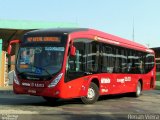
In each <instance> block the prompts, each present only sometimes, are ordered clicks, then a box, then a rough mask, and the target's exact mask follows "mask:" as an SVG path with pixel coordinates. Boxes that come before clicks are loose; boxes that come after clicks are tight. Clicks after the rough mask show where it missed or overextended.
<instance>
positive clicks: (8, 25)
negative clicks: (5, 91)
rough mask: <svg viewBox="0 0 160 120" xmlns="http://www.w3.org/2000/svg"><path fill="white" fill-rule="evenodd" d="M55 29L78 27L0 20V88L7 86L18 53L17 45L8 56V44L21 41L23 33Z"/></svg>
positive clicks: (64, 24) (63, 24)
mask: <svg viewBox="0 0 160 120" xmlns="http://www.w3.org/2000/svg"><path fill="white" fill-rule="evenodd" d="M57 27H58V28H60V27H63V28H68V27H78V25H77V24H74V23H65V22H39V21H34V22H33V21H21V20H0V68H1V70H0V87H4V86H7V85H8V83H9V79H8V72H11V71H12V70H14V69H15V56H16V53H17V51H18V45H15V46H13V51H12V53H11V56H8V55H7V52H6V51H7V48H8V44H9V42H10V41H11V40H13V39H21V36H22V35H23V34H24V33H25V32H28V31H31V30H35V29H43V28H57ZM11 83H12V82H11Z"/></svg>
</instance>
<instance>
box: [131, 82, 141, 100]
mask: <svg viewBox="0 0 160 120" xmlns="http://www.w3.org/2000/svg"><path fill="white" fill-rule="evenodd" d="M141 94H142V85H141V82H140V81H138V83H137V87H136V92H134V93H133V96H134V97H139V96H141Z"/></svg>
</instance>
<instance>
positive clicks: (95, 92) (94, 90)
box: [81, 82, 99, 104]
mask: <svg viewBox="0 0 160 120" xmlns="http://www.w3.org/2000/svg"><path fill="white" fill-rule="evenodd" d="M98 98H99V89H98V86H97V85H96V84H95V83H93V82H91V84H90V86H89V88H88V93H87V96H85V97H81V100H82V102H83V103H84V104H93V103H95V102H96V101H97V100H98Z"/></svg>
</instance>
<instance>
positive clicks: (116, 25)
mask: <svg viewBox="0 0 160 120" xmlns="http://www.w3.org/2000/svg"><path fill="white" fill-rule="evenodd" d="M0 6H1V7H0V20H1V19H2V20H30V21H46V22H66V23H76V24H78V26H79V27H83V28H93V29H97V30H100V31H103V32H107V33H110V34H113V35H116V36H119V37H122V38H126V39H129V40H133V26H134V41H135V42H138V43H140V44H143V45H145V46H149V47H160V7H159V6H160V0H0Z"/></svg>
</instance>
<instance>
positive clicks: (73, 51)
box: [70, 46, 76, 56]
mask: <svg viewBox="0 0 160 120" xmlns="http://www.w3.org/2000/svg"><path fill="white" fill-rule="evenodd" d="M70 55H71V56H75V55H76V48H75V47H74V46H71V51H70Z"/></svg>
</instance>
